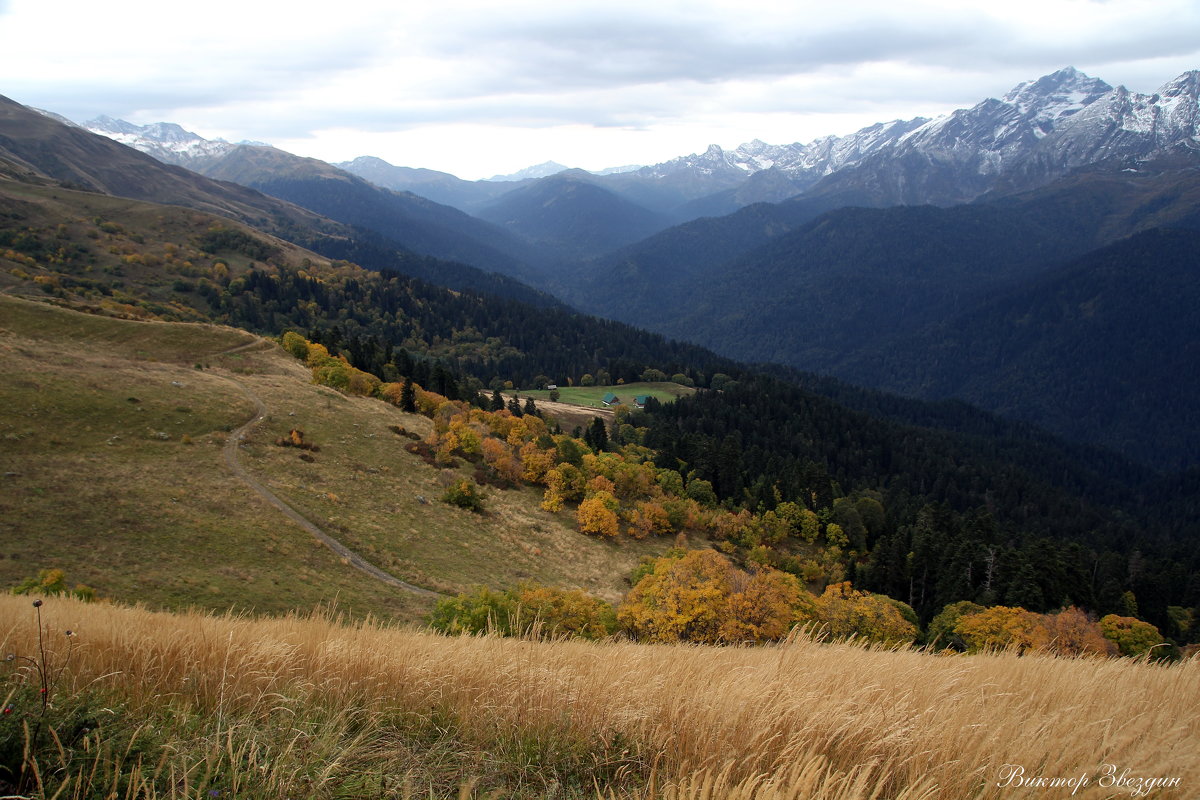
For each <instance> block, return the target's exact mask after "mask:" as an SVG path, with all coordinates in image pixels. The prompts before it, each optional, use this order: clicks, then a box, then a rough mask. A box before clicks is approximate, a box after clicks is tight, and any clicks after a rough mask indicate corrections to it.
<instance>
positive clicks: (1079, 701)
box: [0, 597, 1200, 800]
mask: <svg viewBox="0 0 1200 800" xmlns="http://www.w3.org/2000/svg"><path fill="white" fill-rule="evenodd" d="M29 601H30V598H28V597H17V598H0V619H3V620H4V625H3V630H4V631H6V638H5V640H4V642H3V649H4V651H5V652H13V653H17V654H20V655H31V656H35V657H36V655H37V653H36V649H37V637H36V632H35V617H34V609H33V608H31V606H30V602H29ZM42 612H43V619H44V621H45V623H46V628H45V635H46V637H47V642H49V652H48V655H47V661H49V662H50V663H52V664H54V665H58V664H62V663H64V662H65V661H66V659H67V652H68V650H69V649H70V650H73V652H72V654H71V656H70V662H69V664H68V666H67V669H66V670H65V671H64V672H63V677H62V680H61V682H60V685H58V686H57V687H55V688H54V689H53V690H52V692H53V704H54V705H55V707H56V709H61V713H62V714H64V715H68V709H76V710H78V713H77V714H75V716H74V717H72V718H76V717H79V716H80V715H82V716H84V717H87V718H88V719H89V720H91V723H90V726H85V727H87V728H88V733H83V734H81V733H79V732H78V731H76V733H75V734H74V735H75V737H76V740H75V741H70V740H68V741H64V743H63V748H62V749H61V750H60V749H59V748H58V747H57V746H54V747H50V748H45V752H42V753H41V756H40V758H41V760H42V763H41V767H42V768H43V769H44V770H46V771H47V774H49V771H50V769H51V767H53V766H54V765H55V764H62V763H63V762H64V761H65V762H66V763H67V769H66V773H68V774H79V773H81V772H82V773H86V772H87V770H90V769H92V766H93V762H95V761H100V763H99V765H98V766H97V768H96V769H97V773H96V774H98V775H99V776H100V778H99V779H100V780H104V779H107V778H106V777H105V776H106V774H107V773H108V772H112V771H114V770H122V769H123V770H125V771H127V772H131V773H134V774H135V775H136V776H140V778H141V779H143V780H144V781H145V783H144V785H142V787H141V789H142V793H141V794H139V795H138V796H144V797H185V796H186V797H205V796H210V795H209V794H208V793H209V792H211V791H217V792H219V793H220V794H219V796H222V797H225V796H236V797H239V798H246V797H256V798H257V797H264V798H265V797H317V798H323V797H376V796H386V797H395V796H401V797H402V796H406V795H407V796H413V797H455V796H459V791H460V785H462V784H464V783H465V784H466V785H467V787H468V788H467V790H466V791H464V793H463V795H462V796H478V797H485V796H491V797H504V798H510V797H528V798H535V797H538V798H540V797H593V796H596V795H597V794H600V795H603V796H619V797H639V798H650V797H663V798H680V799H682V798H700V797H708V798H714V799H715V798H750V797H755V798H867V797H887V798H899V797H905V798H915V797H922V798H924V797H929V798H946V799H947V800H960V799H961V798H1008V797H1017V796H1037V797H1067V796H1071V794H1072V790H1071V788H1069V787H1067V788H1057V789H1050V788H1047V787H1042V788H1038V789H1036V790H1035V789H1033V788H1031V787H1029V786H1026V787H1024V788H1020V789H1014V787H1013V786H1011V785H1010V786H998V785H997V784H998V783H1001V782H1003V780H1004V776H1005V775H1007V774H1009V773H1011V770H1012V766H1010V767H1008V768H1006V766H1005V765H1015V766H1019V767H1021V768H1023V769H1024V770H1025V773H1024V774H1025V776H1026V777H1027V778H1030V779H1032V778H1033V777H1038V776H1040V777H1045V778H1047V779H1051V778H1056V777H1057V778H1061V779H1063V780H1066V779H1070V778H1076V777H1078V776H1080V775H1084V774H1086V775H1088V776H1090V780H1089V785H1086V786H1083V787H1081V788H1078V790H1077V791H1076V792H1075V793H1074V796H1076V797H1089V798H1100V797H1128V796H1131V795H1132V791H1131V786H1132V784H1129V783H1127V784H1126V785H1125V786H1123V787H1116V786H1111V785H1109V786H1106V785H1104V784H1103V783H1102V779H1103V776H1104V774H1105V773H1104V770H1105V766H1104V765H1107V764H1112V765H1115V767H1116V768H1117V769H1118V770H1120V771H1122V772H1123V771H1125V770H1128V772H1127V773H1126V780H1127V781H1131V780H1134V779H1142V780H1144V779H1150V778H1162V779H1170V780H1173V779H1177V785H1176V786H1174V787H1170V788H1168V789H1166V790H1164V791H1162V792H1160V793H1159V794H1158V795H1157V796H1163V797H1194V796H1195V793H1196V789H1197V787H1200V759H1197V758H1196V754H1197V751H1196V742H1197V741H1198V739H1200V718H1198V717H1197V715H1196V714H1194V713H1193V711H1194V709H1195V708H1197V707H1200V663H1197V662H1195V661H1190V662H1184V663H1182V664H1177V665H1173V666H1161V665H1152V664H1148V663H1143V662H1131V661H1128V660H1118V659H1080V660H1070V659H1056V658H1051V657H1047V656H1041V655H1031V656H1025V657H1018V656H1016V655H1012V654H999V655H988V656H935V655H929V654H924V653H918V652H908V651H901V652H890V651H871V650H866V649H861V648H859V647H857V646H854V645H850V644H837V645H829V644H819V643H816V642H814V641H811V640H809V639H806V638H803V637H799V638H795V639H794V640H793V641H791V642H788V643H785V644H781V645H778V646H770V647H759V648H732V647H731V648H707V647H699V646H692V647H688V646H675V647H668V646H645V645H634V644H628V643H614V642H605V643H598V644H597V643H586V642H579V641H571V642H561V643H547V642H531V641H521V640H514V639H492V638H488V639H472V638H461V639H451V638H442V637H439V636H436V635H432V634H428V633H423V632H419V631H414V630H409V629H403V628H394V627H387V626H380V625H377V624H373V623H369V622H368V623H361V624H357V625H351V626H347V625H343V624H339V623H337V622H336V621H332V620H330V619H328V618H326V617H320V618H297V617H289V618H283V619H249V618H229V617H221V618H216V617H209V616H204V615H202V614H198V613H189V614H179V615H172V614H166V613H151V612H148V611H144V610H134V609H128V608H121V607H115V606H105V605H84V604H80V603H76V602H74V601H65V600H54V599H52V600H50V601H48V602H47V604H46V606H44V607H43V608H42ZM68 628H69V629H71V630H73V631H74V632H75V633H76V635H75V636H74V637H72V638H70V639H68V638H67V637H66V636H64V634H63V631H64V630H65V629H68ZM19 661H20V659H19V658H18V659H17V662H9V663H10V666H9V667H8V669H9V670H10V674H9V676H10V678H13V679H14V680H13V681H12V682H10V685H17V684H19V680H17V678H19V675H17V674H16V673H13V672H11V670H14V669H17V667H14V666H11V664H12V663H19ZM34 685H36V682H35V683H34ZM27 695H28V692H27V693H26V695H24V696H21V697H18V707H17V708H16V709H15V712H14V713H17V714H18V715H21V714H24V715H26V716H28V715H29V714H31V713H33V711H34V710H35V709H34V708H33V707H31V706H30V705H29V703H28V702H27V700H25V699H22V698H24V697H27ZM21 703H25V705H21ZM81 708H82V709H83V710H79V709H81ZM55 713H60V712H59V711H56V712H55ZM71 713H75V712H71ZM88 715H90V716H88ZM6 724H7V723H6ZM88 737H91V738H88ZM85 741H86V742H87V746H88V747H89V748H90V751H89V752H87V753H84V752H83V748H84V742H85ZM131 741H135V744H136V746H135V747H134V748H133V752H134V754H135V756H129V755H125V756H122V755H121V754H122V753H124V752H126V748H127V747H128V746H129V744H130V742H131ZM106 748H107V749H106ZM97 753H105V756H104V758H103V759H99V758H98V757H97V755H96V754H97ZM134 757H136V758H137V759H140V763H138V764H134V763H132V761H133V759H134ZM122 759H124V761H122ZM114 764H115V765H117V766H116V767H114ZM61 778H62V773H60V774H59V776H58V779H59V780H61ZM85 782H86V780H85ZM135 783H136V781H135ZM471 787H474V788H473V789H472V788H471ZM492 792H494V794H491V793H492ZM63 796H72V795H71V793H70V792H69V791H68V792H66V793H65V794H64V795H63ZM97 796H99V795H97ZM211 796H217V795H211Z"/></svg>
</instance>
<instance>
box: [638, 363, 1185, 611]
mask: <svg viewBox="0 0 1200 800" xmlns="http://www.w3.org/2000/svg"><path fill="white" fill-rule="evenodd" d="M635 424H637V425H642V426H645V427H647V428H648V431H649V433H648V434H647V437H646V445H647V446H648V447H650V448H652V449H653V450H654V451H655V452H656V453H657V454H658V461H659V463H661V464H662V465H664V466H670V467H672V468H675V469H678V470H679V471H680V472H681V473H683V474H685V475H694V476H695V477H697V478H701V479H704V480H706V481H709V482H710V483H711V484H712V486H713V488H714V490H715V491H716V493H717V495H718V497H719V498H720V499H721V500H722V501H723V502H724V503H726V504H727V505H731V506H741V507H747V508H753V509H760V510H761V509H771V508H774V507H775V506H776V505H778V504H779V503H780V502H785V501H789V500H799V501H801V502H804V503H806V504H809V505H810V507H814V508H821V507H827V506H832V505H833V504H834V502H835V501H836V499H837V498H838V497H840V496H843V495H849V494H850V493H852V492H855V491H860V490H876V491H878V492H879V493H880V494H881V498H882V501H883V505H884V506H885V507H886V508H887V510H888V519H887V526H886V528H885V529H884V530H883V531H882V532H881V533H879V534H878V535H876V534H875V533H874V532H873V531H872V530H871V528H870V527H868V526H861V527H860V526H858V525H855V524H853V523H850V524H849V525H847V524H843V527H844V528H848V530H849V531H850V537H849V538H850V543H851V546H852V547H854V549H855V550H856V551H857V552H858V553H859V554H860V555H863V556H864V557H863V558H861V559H860V560H859V562H858V564H857V567H856V583H861V584H862V585H863V586H864V587H866V588H870V589H872V590H874V591H880V592H883V593H885V594H888V595H890V596H892V597H896V598H898V599H901V600H904V601H905V602H907V603H909V604H910V605H912V606H913V608H915V609H916V610H917V612H918V614H919V615H920V616H921V618H922V619H925V620H928V619H929V618H930V617H931V616H932V615H933V614H934V613H936V612H937V610H938V609H939V608H941V607H942V606H944V605H946V604H947V603H952V602H956V601H960V600H971V601H975V602H980V603H982V604H984V605H994V604H997V603H1008V604H1011V605H1020V606H1023V607H1026V608H1029V609H1031V610H1033V611H1039V612H1042V611H1049V610H1052V609H1055V608H1060V607H1063V606H1065V605H1071V604H1078V605H1081V606H1084V607H1086V608H1088V609H1089V610H1093V611H1096V612H1100V613H1105V614H1107V613H1120V614H1128V613H1129V607H1128V603H1127V602H1126V600H1125V599H1124V595H1125V593H1126V592H1132V593H1133V595H1134V596H1135V598H1136V600H1137V603H1138V607H1139V608H1138V610H1139V612H1140V615H1141V616H1142V617H1143V618H1145V619H1148V620H1150V621H1151V622H1153V623H1154V624H1156V625H1158V626H1159V627H1160V628H1162V629H1163V630H1166V629H1168V628H1169V619H1168V611H1167V609H1168V607H1169V606H1180V607H1193V606H1195V605H1197V604H1198V603H1200V548H1198V547H1197V544H1196V539H1195V537H1194V536H1189V535H1187V530H1188V529H1187V526H1186V525H1180V526H1178V527H1181V528H1183V529H1184V532H1183V534H1181V535H1171V531H1172V528H1171V527H1170V526H1166V525H1162V524H1154V523H1152V522H1149V521H1147V519H1148V518H1149V517H1151V516H1152V515H1151V514H1145V515H1143V516H1144V517H1145V518H1143V519H1137V518H1136V517H1135V516H1132V515H1131V513H1130V512H1132V514H1139V513H1140V512H1141V511H1144V509H1141V508H1140V507H1138V506H1137V505H1134V504H1132V503H1131V504H1130V505H1127V506H1125V507H1124V508H1115V507H1113V506H1110V505H1105V504H1102V503H1100V502H1095V501H1090V500H1088V499H1085V498H1084V497H1082V496H1081V495H1080V494H1079V493H1076V492H1073V491H1070V490H1069V489H1067V488H1064V487H1063V485H1062V483H1066V484H1067V485H1073V484H1074V482H1075V481H1086V480H1087V473H1086V472H1085V471H1080V474H1077V475H1074V476H1071V475H1067V476H1065V478H1066V479H1065V480H1063V481H1062V483H1060V484H1058V485H1056V484H1055V483H1054V482H1052V481H1050V480H1047V479H1045V478H1038V477H1037V476H1035V475H1032V474H1030V472H1028V471H1025V470H1022V469H1020V468H1017V467H1015V466H1014V465H1013V463H1012V462H1011V461H1009V460H1004V459H1002V458H999V457H996V456H995V455H994V454H990V453H989V451H988V449H987V448H981V449H978V450H972V449H971V448H970V447H969V446H965V445H964V442H963V440H962V439H961V438H959V437H955V436H952V435H950V434H946V433H942V432H939V431H936V430H931V429H927V428H918V427H911V426H903V425H900V424H898V423H895V422H887V421H883V420H879V419H874V418H871V417H868V416H866V415H863V414H856V413H854V412H850V411H847V410H846V409H844V408H841V407H839V406H838V405H836V404H834V403H833V402H832V401H829V400H827V399H825V398H822V397H817V396H814V395H812V394H810V393H808V392H805V391H803V390H801V389H799V388H798V387H795V386H792V385H789V384H787V383H784V382H781V381H778V380H774V379H771V378H768V377H765V376H753V377H747V378H744V379H743V380H741V381H738V382H736V383H735V384H732V385H731V386H730V387H727V388H726V389H724V390H723V391H721V392H712V391H709V392H700V393H697V394H695V395H693V396H691V397H686V398H680V399H679V400H677V401H675V402H674V403H670V404H666V405H660V404H658V403H654V402H651V403H649V404H647V408H646V409H645V411H643V412H638V414H636V415H635ZM1100 485H1103V484H1100ZM1092 489H1093V490H1098V486H1093V487H1092ZM1177 522H1179V521H1177ZM1192 524H1193V525H1194V523H1192ZM867 553H869V554H870V555H869V556H866V554H867Z"/></svg>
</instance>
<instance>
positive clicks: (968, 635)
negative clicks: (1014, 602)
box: [954, 606, 1050, 653]
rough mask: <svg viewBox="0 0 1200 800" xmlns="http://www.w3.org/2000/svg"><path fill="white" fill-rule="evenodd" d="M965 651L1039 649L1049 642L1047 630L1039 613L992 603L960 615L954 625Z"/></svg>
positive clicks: (1021, 650) (1022, 650)
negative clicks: (978, 609) (962, 615)
mask: <svg viewBox="0 0 1200 800" xmlns="http://www.w3.org/2000/svg"><path fill="white" fill-rule="evenodd" d="M954 632H955V633H957V634H958V635H959V636H961V637H962V640H963V642H964V643H965V644H966V645H967V650H968V652H972V653H976V652H979V651H980V650H1004V649H1008V648H1013V649H1016V650H1018V651H1020V652H1024V651H1026V650H1038V649H1041V648H1044V647H1046V646H1047V645H1049V644H1050V632H1049V631H1048V630H1047V629H1046V626H1045V624H1044V622H1043V620H1042V617H1041V615H1039V614H1034V613H1033V612H1032V611H1026V610H1025V609H1023V608H1020V607H1017V608H1012V607H1009V606H992V607H991V608H988V609H984V610H983V611H980V612H979V613H977V614H968V615H966V616H964V617H962V618H961V619H960V620H959V621H958V624H957V625H955V626H954Z"/></svg>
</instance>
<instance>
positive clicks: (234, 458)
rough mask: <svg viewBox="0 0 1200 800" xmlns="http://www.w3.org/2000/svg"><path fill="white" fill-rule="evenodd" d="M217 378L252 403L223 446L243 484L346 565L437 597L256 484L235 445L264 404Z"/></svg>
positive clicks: (263, 415) (260, 415)
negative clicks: (251, 409)
mask: <svg viewBox="0 0 1200 800" xmlns="http://www.w3.org/2000/svg"><path fill="white" fill-rule="evenodd" d="M261 341H262V340H261V339H260V340H258V341H253V342H249V343H247V344H244V345H239V346H238V347H235V348H232V349H230V350H226V351H224V352H222V353H219V354H218V355H228V354H229V353H234V352H237V351H240V350H246V349H248V348H250V347H252V346H255V345H257V344H258V343H259V342H261ZM219 377H221V378H223V379H224V380H226V381H228V382H229V383H232V384H233V385H234V386H236V387H237V388H238V389H240V390H241V391H242V393H243V394H245V395H246V397H247V398H248V399H249V400H250V402H252V403H254V409H255V411H254V416H252V417H251V418H250V419H249V420H247V421H246V422H245V423H244V424H243V425H242V426H241V427H240V428H238V429H237V430H235V431H234V432H233V433H231V434H229V438H228V439H226V440H225V447H224V454H225V463H226V464H227V465H228V466H229V469H230V471H232V472H233V474H234V475H236V476H237V477H238V478H239V479H240V480H241V481H242V482H243V483H245V484H246V485H247V486H249V487H250V488H251V489H253V490H254V492H255V493H256V494H257V495H258V496H259V497H261V498H262V499H264V500H266V501H267V502H268V503H270V504H271V505H272V506H274V507H275V508H277V509H278V510H279V511H280V512H281V513H282V514H283V515H284V516H285V517H287V518H288V519H290V520H291V521H292V522H295V523H296V524H297V525H299V526H300V527H301V528H303V529H304V530H306V531H308V532H309V533H311V534H312V535H313V536H315V537H316V538H317V539H318V540H319V541H320V542H321V543H322V544H324V545H325V546H326V547H328V548H329V549H330V550H332V551H333V552H334V554H335V555H337V556H340V557H341V558H342V559H344V560H345V561H346V562H347V563H348V564H349V565H350V566H352V567H354V568H355V569H357V570H359V571H360V572H363V573H366V574H367V575H370V576H371V577H372V578H375V579H376V580H380V581H383V582H384V583H386V584H388V585H389V586H395V587H396V588H397V589H403V590H404V591H406V592H411V593H412V594H416V595H421V596H423V597H440V596H441V595H440V594H439V593H438V592H434V591H430V590H429V589H422V588H421V587H420V586H414V585H413V584H411V583H408V582H407V581H402V580H400V579H399V578H397V577H396V576H395V575H392V574H390V573H388V572H384V571H383V570H381V569H380V568H379V567H377V566H375V565H374V564H372V563H371V562H369V561H367V560H366V559H365V558H363V557H362V556H360V555H359V554H358V553H356V552H354V551H353V550H351V549H350V548H349V547H346V545H344V544H342V543H341V542H339V541H338V540H337V539H335V538H333V537H332V536H330V535H329V534H328V533H326V532H325V531H323V530H321V529H320V528H319V527H317V525H316V524H315V523H313V522H312V521H311V520H309V519H308V518H307V517H305V516H304V515H303V514H301V513H300V512H299V511H297V510H296V509H294V508H292V507H291V506H290V505H288V504H287V503H285V502H284V501H283V500H281V499H280V498H279V497H278V496H277V495H276V494H275V493H274V492H272V491H271V490H270V489H268V488H267V487H266V486H264V485H263V484H261V483H259V481H258V480H257V479H256V478H254V476H252V475H251V474H250V473H249V472H248V471H247V470H246V468H245V467H243V466H242V464H241V462H240V461H239V460H238V447H239V446H240V445H241V442H242V439H243V438H244V437H245V435H246V434H247V433H248V432H249V431H250V429H252V428H253V427H254V426H255V425H257V424H258V423H260V422H262V421H263V420H264V419H266V416H267V406H266V404H265V403H263V401H262V400H261V399H260V398H259V396H258V395H256V394H255V393H254V391H253V390H252V389H251V388H250V387H249V386H247V385H246V384H244V383H242V382H241V381H239V380H237V379H236V378H232V377H229V376H226V375H221V376H219Z"/></svg>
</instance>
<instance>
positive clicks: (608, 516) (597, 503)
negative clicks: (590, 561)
mask: <svg viewBox="0 0 1200 800" xmlns="http://www.w3.org/2000/svg"><path fill="white" fill-rule="evenodd" d="M616 511H617V498H615V497H613V496H612V494H610V493H609V492H606V491H603V490H601V491H598V492H595V493H594V494H593V495H592V496H591V497H588V498H586V499H585V500H584V501H583V502H582V503H580V504H579V511H577V512H576V514H575V519H576V521H577V522H578V523H579V530H580V531H582V532H583V533H590V534H595V535H597V536H606V537H609V538H612V537H614V536H616V535H617V534H618V533H619V532H620V530H619V528H618V526H617V513H616Z"/></svg>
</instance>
